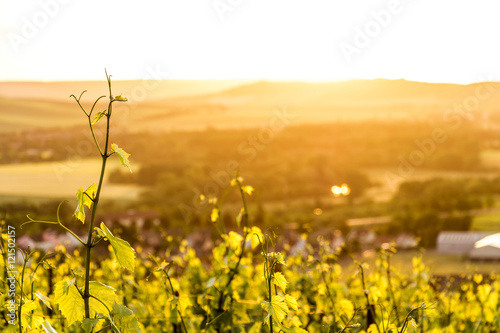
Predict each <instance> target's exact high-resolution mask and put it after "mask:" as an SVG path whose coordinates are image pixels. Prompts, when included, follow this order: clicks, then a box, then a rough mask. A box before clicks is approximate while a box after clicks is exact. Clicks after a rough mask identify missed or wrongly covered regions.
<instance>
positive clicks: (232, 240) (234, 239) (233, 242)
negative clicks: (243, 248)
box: [227, 231, 243, 249]
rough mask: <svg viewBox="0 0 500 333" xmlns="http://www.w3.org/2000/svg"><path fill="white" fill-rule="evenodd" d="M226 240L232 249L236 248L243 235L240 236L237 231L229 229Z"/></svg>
mask: <svg viewBox="0 0 500 333" xmlns="http://www.w3.org/2000/svg"><path fill="white" fill-rule="evenodd" d="M227 240H228V242H229V246H231V248H233V249H237V248H238V247H239V246H240V245H241V241H242V240H243V236H241V235H240V234H239V233H237V232H234V231H230V232H229V235H228V236H227Z"/></svg>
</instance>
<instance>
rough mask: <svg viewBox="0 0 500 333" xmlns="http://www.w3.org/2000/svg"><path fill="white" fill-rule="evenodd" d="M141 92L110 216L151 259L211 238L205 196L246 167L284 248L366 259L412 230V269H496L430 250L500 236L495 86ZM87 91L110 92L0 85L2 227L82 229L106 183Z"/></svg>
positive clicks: (256, 217) (267, 84) (123, 111)
mask: <svg viewBox="0 0 500 333" xmlns="http://www.w3.org/2000/svg"><path fill="white" fill-rule="evenodd" d="M144 84H145V83H144V82H143V81H118V82H116V84H115V85H114V90H115V91H116V92H117V93H121V94H123V96H129V99H130V101H129V103H123V104H120V105H119V106H117V107H116V108H115V109H114V111H113V112H114V121H113V124H112V131H111V142H116V143H117V144H118V145H119V146H121V147H125V148H126V150H127V151H128V152H129V153H131V158H130V161H131V164H132V169H133V173H130V172H128V170H126V169H124V168H122V167H121V166H120V165H119V162H118V161H113V162H112V164H110V165H109V167H108V169H107V175H106V178H105V186H104V190H103V201H102V203H103V205H102V206H101V208H100V212H99V213H100V218H102V219H107V220H109V221H111V223H112V224H113V227H114V228H115V229H114V230H115V231H116V232H118V233H123V234H124V235H128V236H129V237H130V238H131V242H132V243H135V244H138V245H141V246H142V245H144V244H142V243H143V241H144V237H143V236H141V235H138V234H139V233H141V232H152V233H153V234H154V235H156V236H158V237H159V239H158V240H156V241H155V242H154V244H155V245H151V246H149V250H151V251H161V250H162V249H163V248H164V247H165V246H167V244H166V241H165V239H166V237H167V236H168V235H173V236H175V237H176V239H178V240H179V241H180V239H183V238H186V237H187V238H189V237H191V238H193V237H194V238H196V237H195V236H193V235H196V233H199V232H205V234H207V232H208V234H210V235H211V237H212V238H214V237H216V235H215V234H214V232H213V230H212V231H210V230H211V229H212V228H213V226H212V223H211V222H210V208H209V207H207V206H206V205H205V206H204V205H202V204H200V202H199V196H200V194H204V195H207V196H219V197H220V196H221V195H222V194H223V193H224V191H225V189H226V188H227V186H228V184H229V180H230V178H232V177H233V176H234V175H235V173H236V172H239V174H240V175H241V176H243V177H244V178H245V182H246V183H248V184H251V185H253V186H254V187H255V189H256V195H255V196H254V197H253V199H252V200H253V201H252V202H251V207H252V209H251V216H252V221H251V222H252V223H253V224H254V225H257V226H259V227H261V228H262V229H263V230H267V231H268V232H271V233H275V234H277V235H280V236H281V237H282V238H283V241H284V242H288V243H290V244H292V245H293V243H294V242H296V240H297V239H298V237H299V235H300V234H303V233H306V234H309V235H310V236H309V238H310V240H311V242H312V244H315V243H316V244H318V239H317V236H318V235H320V234H321V235H323V236H325V237H327V238H330V239H332V240H334V241H338V242H344V244H345V245H346V249H347V251H349V252H351V254H355V255H362V254H363V253H365V254H366V253H368V254H369V253H370V251H371V250H375V249H377V248H380V247H381V246H382V245H383V244H384V243H388V242H391V241H396V240H397V239H398V238H401V239H410V238H411V237H413V238H411V239H413V243H411V242H408V241H407V244H406V245H404V246H403V245H401V244H399V247H401V248H402V250H404V251H405V250H407V251H410V252H404V251H403V252H401V253H400V254H398V256H397V257H400V258H401V261H400V263H401V264H404V263H405V262H406V259H407V256H408V258H409V257H410V256H411V255H413V254H414V253H415V252H411V251H415V249H418V248H427V249H428V252H427V255H426V258H428V260H433V261H432V262H429V266H430V267H435V270H436V274H444V273H445V272H446V271H448V272H453V273H458V272H461V271H463V270H470V271H475V270H479V271H487V272H491V271H493V270H494V267H495V266H494V264H493V265H490V264H482V263H476V262H470V261H469V259H468V257H467V255H463V254H455V255H452V254H442V253H438V252H437V251H436V250H435V248H436V247H437V245H438V244H437V241H438V235H439V234H440V232H443V231H457V232H464V233H467V232H484V231H487V232H491V233H494V232H499V231H500V213H499V211H498V210H499V209H500V202H499V199H500V178H499V176H500V173H499V167H500V131H499V129H500V109H498V107H497V105H498V101H499V100H500V93H499V91H500V85H499V84H498V83H495V82H485V83H477V84H471V85H458V84H432V83H421V82H412V81H405V80H382V79H379V80H355V81H345V82H334V83H327V82H323V83H311V82H272V81H250V80H246V81H244V80H219V81H215V80H213V81H154V82H150V84H154V87H155V89H152V90H151V91H148V95H147V96H146V98H144V99H137V98H135V100H134V98H133V97H134V91H136V90H134V89H136V88H137V87H143V86H144ZM83 89H87V90H88V92H87V93H86V94H84V95H83V98H82V100H83V101H84V103H83V104H84V106H86V107H87V106H90V105H91V98H94V97H97V96H99V95H100V94H102V93H103V92H105V91H106V86H105V83H103V82H90V81H86V82H83V81H82V82H45V83H43V82H30V83H26V82H23V83H16V82H10V83H9V82H3V83H0V105H1V106H2V107H1V108H0V120H1V121H0V140H1V148H0V182H1V184H2V185H1V187H0V214H2V216H3V218H5V219H6V220H7V221H10V222H12V223H21V222H23V221H24V220H25V216H26V214H30V215H36V216H37V217H39V218H46V219H49V218H51V217H52V216H53V214H54V212H55V209H56V207H57V205H58V203H59V202H60V201H61V200H68V203H67V204H65V206H64V207H65V208H64V209H63V212H64V214H65V216H66V218H67V219H69V220H72V219H73V218H72V217H71V213H72V211H71V207H72V206H73V205H74V204H75V202H76V201H75V199H74V196H75V193H76V190H77V189H78V188H80V187H82V186H83V187H85V188H86V187H88V186H89V185H91V184H93V183H96V182H97V177H98V173H99V165H100V160H99V158H98V154H97V151H96V150H95V147H94V148H93V147H92V144H93V143H92V138H91V136H90V135H89V133H88V132H87V130H86V129H85V119H84V117H83V115H82V114H81V110H79V109H78V107H77V105H76V104H75V103H74V101H73V100H72V99H70V98H69V95H70V94H77V95H79V93H80V92H81V91H82V90H83ZM478 91H480V92H482V93H483V94H487V95H488V96H487V98H482V99H478V97H475V96H476V95H477V92H478ZM471 98H475V100H477V103H476V104H475V105H474V107H473V108H470V107H468V106H467V104H466V103H467V101H470V100H471ZM457 105H458V107H457ZM104 107H105V105H104V104H101V103H98V104H97V107H96V110H99V109H100V108H104ZM102 131H103V129H102V128H99V126H98V127H97V130H96V132H97V136H98V137H101V140H102V133H103V132H102ZM436 133H437V134H436ZM334 186H338V187H339V188H340V186H345V187H346V188H348V192H346V194H347V195H342V194H339V193H335V191H333V192H332V190H333V188H334ZM239 205H240V204H239V201H238V199H237V196H236V197H235V196H234V195H230V196H228V197H227V199H226V201H225V204H224V211H223V219H224V221H225V223H226V224H227V225H228V227H229V228H235V227H236V224H235V220H234V216H236V214H237V212H238V210H239ZM124 221H129V222H127V223H125V222H124ZM139 221H142V222H139ZM353 221H356V222H353ZM70 223H71V222H70ZM144 228H145V229H144ZM146 229H147V230H146ZM40 231H41V230H37V229H36V228H35V229H30V230H27V231H26V233H27V234H28V235H31V234H32V236H33V237H36V234H37V233H39V232H40ZM338 235H341V237H338ZM363 237H367V239H368V240H369V241H360V239H364V238H363ZM405 237H406V238H405ZM124 238H126V237H125V236H124ZM151 239H152V238H149V240H151ZM200 246H201V245H200ZM366 251H368V252H366ZM426 260H427V259H426ZM395 264H396V262H395ZM402 269H405V268H402Z"/></svg>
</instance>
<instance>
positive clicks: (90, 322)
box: [81, 318, 99, 333]
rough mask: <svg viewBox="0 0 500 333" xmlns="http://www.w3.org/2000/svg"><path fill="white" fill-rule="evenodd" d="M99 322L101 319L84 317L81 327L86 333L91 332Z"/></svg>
mask: <svg viewBox="0 0 500 333" xmlns="http://www.w3.org/2000/svg"><path fill="white" fill-rule="evenodd" d="M98 323H99V319H97V318H95V319H91V318H85V319H83V322H82V325H81V328H83V330H84V331H85V333H90V332H92V330H93V329H94V328H95V327H96V326H97V324H98Z"/></svg>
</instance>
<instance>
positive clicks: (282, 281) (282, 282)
mask: <svg viewBox="0 0 500 333" xmlns="http://www.w3.org/2000/svg"><path fill="white" fill-rule="evenodd" d="M273 283H274V284H275V285H276V286H278V287H279V288H280V289H281V290H283V291H284V292H285V291H286V285H287V284H288V282H287V281H286V278H285V276H284V275H283V273H281V272H275V273H274V276H273Z"/></svg>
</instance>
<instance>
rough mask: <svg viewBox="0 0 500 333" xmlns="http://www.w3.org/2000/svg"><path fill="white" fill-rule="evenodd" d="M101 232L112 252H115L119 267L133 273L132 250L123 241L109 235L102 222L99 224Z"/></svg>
mask: <svg viewBox="0 0 500 333" xmlns="http://www.w3.org/2000/svg"><path fill="white" fill-rule="evenodd" d="M101 230H102V232H104V235H105V236H106V238H107V239H108V241H109V244H111V247H112V248H113V251H114V252H115V255H116V260H118V263H119V264H120V266H122V267H124V268H126V269H128V270H129V271H131V272H133V271H134V266H135V253H134V249H133V248H132V247H131V246H130V244H129V243H128V242H127V241H124V240H123V239H121V238H118V237H115V236H113V234H112V233H111V231H109V229H108V228H107V227H106V225H105V224H104V222H101Z"/></svg>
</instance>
